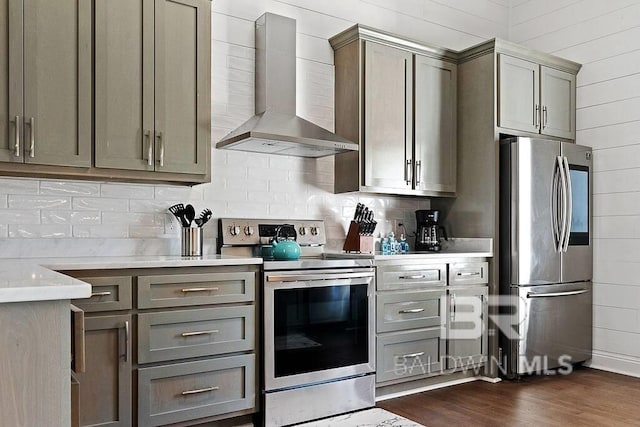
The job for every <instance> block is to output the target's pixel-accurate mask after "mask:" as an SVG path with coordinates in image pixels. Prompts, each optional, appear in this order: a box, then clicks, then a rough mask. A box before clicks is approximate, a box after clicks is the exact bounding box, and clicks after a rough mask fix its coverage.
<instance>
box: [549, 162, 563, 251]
mask: <svg viewBox="0 0 640 427" xmlns="http://www.w3.org/2000/svg"><path fill="white" fill-rule="evenodd" d="M551 182H552V184H551V230H552V233H553V247H554V249H555V251H556V252H560V248H561V244H560V219H559V218H558V215H559V208H558V203H559V202H558V199H559V191H560V163H559V162H557V161H556V165H555V167H554V168H553V177H552V181H551Z"/></svg>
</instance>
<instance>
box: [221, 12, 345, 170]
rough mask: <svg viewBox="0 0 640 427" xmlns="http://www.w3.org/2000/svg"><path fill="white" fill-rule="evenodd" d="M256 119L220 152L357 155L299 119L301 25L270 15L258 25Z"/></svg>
mask: <svg viewBox="0 0 640 427" xmlns="http://www.w3.org/2000/svg"><path fill="white" fill-rule="evenodd" d="M255 79H256V80H255V85H256V110H255V113H256V115H255V116H253V117H251V118H250V119H249V120H247V121H246V122H245V123H243V124H242V125H241V126H240V127H239V128H237V129H236V130H234V131H232V132H231V133H229V134H228V135H227V136H225V137H224V138H222V140H220V142H218V143H217V144H216V148H222V149H227V150H238V151H252V152H256V153H268V154H280V155H285V156H298V157H324V156H330V155H333V154H337V153H342V152H346V151H357V150H358V144H356V143H354V142H351V141H349V140H347V139H344V138H342V137H340V136H338V135H336V134H334V133H332V132H329V131H328V130H326V129H324V128H322V127H320V126H317V125H315V124H313V123H311V122H309V121H307V120H304V119H302V118H300V117H298V116H296V21H295V19H291V18H287V17H284V16H280V15H275V14H273V13H265V14H264V15H262V16H261V17H260V18H258V20H257V21H256V77H255Z"/></svg>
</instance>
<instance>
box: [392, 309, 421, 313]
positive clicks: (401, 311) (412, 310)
mask: <svg viewBox="0 0 640 427" xmlns="http://www.w3.org/2000/svg"><path fill="white" fill-rule="evenodd" d="M423 311H424V308H411V309H407V310H400V311H398V313H400V314H411V313H422V312H423Z"/></svg>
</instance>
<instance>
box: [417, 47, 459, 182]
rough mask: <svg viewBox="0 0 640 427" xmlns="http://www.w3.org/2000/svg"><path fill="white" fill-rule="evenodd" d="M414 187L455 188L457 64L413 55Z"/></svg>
mask: <svg viewBox="0 0 640 427" xmlns="http://www.w3.org/2000/svg"><path fill="white" fill-rule="evenodd" d="M414 61H415V62H414V66H415V72H414V75H415V77H414V79H415V115H414V132H415V179H414V181H415V183H414V185H415V188H416V190H419V191H425V192H427V191H434V192H442V193H455V191H456V142H457V132H456V125H457V123H456V109H457V103H456V87H457V67H456V65H455V64H452V63H450V62H446V61H441V60H438V59H434V58H429V57H426V56H422V55H415V59H414Z"/></svg>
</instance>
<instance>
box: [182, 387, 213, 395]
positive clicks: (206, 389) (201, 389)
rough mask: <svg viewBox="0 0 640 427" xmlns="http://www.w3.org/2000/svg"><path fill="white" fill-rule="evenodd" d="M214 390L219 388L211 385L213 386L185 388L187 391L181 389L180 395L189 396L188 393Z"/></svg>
mask: <svg viewBox="0 0 640 427" xmlns="http://www.w3.org/2000/svg"><path fill="white" fill-rule="evenodd" d="M215 390H220V387H217V386H213V387H205V388H199V389H197V390H187V391H183V392H182V395H183V396H189V395H190V394H199V393H207V392H210V391H215Z"/></svg>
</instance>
